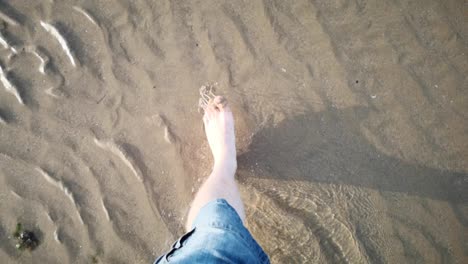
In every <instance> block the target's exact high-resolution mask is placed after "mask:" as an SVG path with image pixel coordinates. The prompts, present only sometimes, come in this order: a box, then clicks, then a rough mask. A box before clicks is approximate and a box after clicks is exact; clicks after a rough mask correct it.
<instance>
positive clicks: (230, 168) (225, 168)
mask: <svg viewBox="0 0 468 264" xmlns="http://www.w3.org/2000/svg"><path fill="white" fill-rule="evenodd" d="M236 170H237V159H235V158H234V159H221V160H215V162H214V165H213V171H222V172H223V173H226V174H230V175H231V174H232V176H234V174H235V173H236Z"/></svg>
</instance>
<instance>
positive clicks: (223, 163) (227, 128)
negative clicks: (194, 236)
mask: <svg viewBox="0 0 468 264" xmlns="http://www.w3.org/2000/svg"><path fill="white" fill-rule="evenodd" d="M203 122H204V124H205V132H206V137H207V139H208V143H209V145H210V149H211V151H212V153H213V158H214V165H213V170H212V172H211V174H210V176H209V177H208V179H207V180H206V181H205V182H204V183H203V185H202V186H201V188H200V190H199V191H198V192H197V194H196V195H195V198H194V200H193V202H192V205H191V208H190V211H189V214H188V217H187V224H186V229H187V230H189V229H191V226H192V223H193V221H194V219H195V217H196V216H197V214H198V212H199V211H200V209H201V208H202V207H203V206H204V205H206V204H207V203H208V202H210V201H212V200H215V199H219V198H223V199H225V200H226V201H227V202H228V203H229V204H230V205H231V206H232V207H233V208H234V209H235V210H236V212H237V214H238V215H239V216H240V218H241V219H242V221H244V220H245V212H244V205H243V203H242V199H241V197H240V193H239V189H238V187H237V183H236V182H235V173H236V169H237V160H236V144H235V132H234V117H233V115H232V112H231V109H230V108H229V106H228V105H227V102H226V99H224V98H223V97H221V96H217V97H215V98H214V100H213V102H212V103H210V104H209V105H208V106H207V107H206V109H205V114H204V116H203Z"/></svg>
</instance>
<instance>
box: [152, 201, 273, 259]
mask: <svg viewBox="0 0 468 264" xmlns="http://www.w3.org/2000/svg"><path fill="white" fill-rule="evenodd" d="M154 263H155V264H156V263H262V264H264V263H270V260H269V259H268V256H267V255H266V254H265V252H264V251H263V249H262V248H261V247H260V245H258V243H257V242H256V241H255V239H254V238H253V237H252V235H251V234H250V232H249V231H248V230H247V228H245V227H244V225H243V224H242V220H241V219H240V217H239V215H238V214H237V212H236V211H235V210H234V208H232V207H231V206H230V205H229V204H228V203H227V201H226V200H224V199H216V200H213V201H211V202H209V203H208V204H206V205H205V206H204V207H203V208H202V209H200V212H199V213H198V216H197V217H196V218H195V221H194V222H193V225H192V230H190V231H189V232H188V233H186V234H185V235H183V236H182V237H180V238H179V239H178V240H177V241H176V242H175V243H174V245H173V246H172V249H171V250H170V251H169V252H168V253H166V254H164V255H162V256H160V257H159V258H158V259H157V260H156V261H155V262H154Z"/></svg>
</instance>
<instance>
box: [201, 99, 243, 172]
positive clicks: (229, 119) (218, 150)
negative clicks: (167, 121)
mask: <svg viewBox="0 0 468 264" xmlns="http://www.w3.org/2000/svg"><path fill="white" fill-rule="evenodd" d="M203 122H204V123H205V133H206V138H207V139H208V144H209V145H210V148H211V152H212V153H213V158H214V168H219V169H223V170H224V169H227V170H229V172H231V171H232V174H234V172H235V170H236V168H237V160H236V136H235V133H234V117H233V116H232V112H231V109H230V108H229V106H228V104H227V100H226V99H225V98H224V97H222V96H216V97H215V98H214V99H213V101H212V102H210V103H209V104H208V105H207V107H206V109H205V114H204V116H203Z"/></svg>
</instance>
